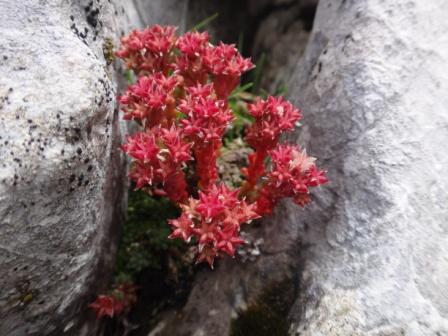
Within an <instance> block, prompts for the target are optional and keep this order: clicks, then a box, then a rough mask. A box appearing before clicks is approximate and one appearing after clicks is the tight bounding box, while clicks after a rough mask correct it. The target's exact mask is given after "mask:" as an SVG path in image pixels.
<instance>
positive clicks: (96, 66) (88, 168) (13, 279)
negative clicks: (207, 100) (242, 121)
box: [0, 0, 126, 336]
mask: <svg viewBox="0 0 448 336" xmlns="http://www.w3.org/2000/svg"><path fill="white" fill-rule="evenodd" d="M119 21H120V20H119V18H118V12H116V8H115V7H114V5H113V4H111V3H110V2H108V1H95V2H93V1H74V2H73V3H71V2H66V1H5V0H2V1H0V45H1V50H0V70H1V73H2V76H1V78H0V158H1V159H0V269H1V272H0V334H1V335H11V336H15V335H17V336H21V335H47V334H56V335H62V334H63V333H67V334H71V333H72V334H75V335H81V334H83V333H87V330H88V328H87V324H88V323H89V321H90V320H91V317H93V316H92V314H91V313H90V314H87V309H86V307H87V304H88V303H89V302H90V301H91V300H92V299H93V298H94V296H95V294H96V293H97V292H98V291H102V290H104V289H105V288H107V285H108V283H109V279H110V271H111V266H112V265H113V255H114V251H115V248H116V238H117V237H118V234H117V233H118V232H119V227H120V223H121V221H122V218H123V210H124V205H125V198H124V192H125V190H126V183H125V179H124V178H125V175H126V173H125V172H126V163H125V160H124V157H123V155H122V153H121V152H120V151H119V150H118V147H119V144H120V142H121V134H122V132H123V129H122V125H121V123H120V122H119V116H118V108H117V105H116V101H115V97H116V94H117V90H116V80H115V71H114V67H113V64H112V61H113V58H112V49H113V47H114V45H116V43H117V41H118V39H117V37H118V35H119V27H120V26H119V24H118V22H119ZM80 321H83V322H82V323H86V325H85V326H84V329H83V330H81V328H82V326H81V324H82V323H81V322H80Z"/></svg>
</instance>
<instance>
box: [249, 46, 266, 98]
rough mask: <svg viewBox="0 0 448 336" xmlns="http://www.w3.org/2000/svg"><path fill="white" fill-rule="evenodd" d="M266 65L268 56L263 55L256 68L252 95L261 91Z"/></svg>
mask: <svg viewBox="0 0 448 336" xmlns="http://www.w3.org/2000/svg"><path fill="white" fill-rule="evenodd" d="M265 63H266V54H265V53H262V54H261V56H260V58H259V59H258V61H257V63H256V66H255V71H254V80H253V82H254V86H253V87H252V93H258V91H259V90H260V83H261V78H262V75H263V68H264V66H265Z"/></svg>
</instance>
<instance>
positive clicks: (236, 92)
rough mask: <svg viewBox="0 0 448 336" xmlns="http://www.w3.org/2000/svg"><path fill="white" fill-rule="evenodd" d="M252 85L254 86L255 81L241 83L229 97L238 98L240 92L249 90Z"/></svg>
mask: <svg viewBox="0 0 448 336" xmlns="http://www.w3.org/2000/svg"><path fill="white" fill-rule="evenodd" d="M252 86H254V83H252V82H250V83H246V84H244V85H239V86H238V87H236V88H235V90H233V91H232V93H231V94H230V96H229V99H232V98H236V96H237V95H238V93H240V92H244V91H247V90H249V89H250V88H251V87H252Z"/></svg>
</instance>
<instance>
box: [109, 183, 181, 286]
mask: <svg viewBox="0 0 448 336" xmlns="http://www.w3.org/2000/svg"><path fill="white" fill-rule="evenodd" d="M178 215H179V214H178V210H177V208H176V207H175V206H174V205H173V204H172V203H171V202H169V201H168V200H166V199H155V198H152V197H150V196H148V195H147V194H146V193H145V192H143V191H130V193H129V204H128V213H127V221H126V223H125V225H124V229H123V236H122V239H121V243H120V246H119V249H118V254H117V265H116V276H117V278H118V280H127V279H126V278H130V279H132V278H134V277H135V276H136V275H138V274H139V273H140V272H142V271H143V270H145V269H147V268H151V269H155V270H160V269H161V268H162V263H163V260H162V259H163V257H164V254H165V253H167V252H168V250H169V249H170V248H173V247H174V248H175V247H179V246H180V245H181V242H180V241H177V240H169V239H168V238H167V237H168V235H169V234H170V228H169V226H168V224H167V220H168V219H169V218H176V217H177V216H178ZM123 278H125V279H123Z"/></svg>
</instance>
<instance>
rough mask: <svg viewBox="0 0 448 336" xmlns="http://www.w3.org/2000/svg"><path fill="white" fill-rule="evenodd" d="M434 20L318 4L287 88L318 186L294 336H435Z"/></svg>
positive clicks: (445, 276) (437, 84)
mask: <svg viewBox="0 0 448 336" xmlns="http://www.w3.org/2000/svg"><path fill="white" fill-rule="evenodd" d="M446 13H448V4H447V3H446V2H445V1H442V0H436V1H433V2H431V3H428V2H426V3H425V2H422V1H413V0H400V1H390V2H381V3H380V2H377V1H370V0H364V1H354V0H353V1H329V0H323V1H321V2H320V3H319V6H318V10H317V14H316V21H315V26H314V29H313V33H312V35H311V40H310V43H309V45H308V48H307V51H306V53H305V56H304V58H303V59H302V61H301V62H300V63H299V64H298V65H297V68H296V71H295V72H294V74H293V80H292V82H291V83H290V85H289V87H291V89H292V90H293V91H292V93H291V97H292V98H294V100H295V101H296V102H297V104H298V105H299V106H301V108H302V109H303V111H304V119H303V123H304V125H305V126H304V127H303V128H302V130H301V133H300V134H301V136H302V137H301V140H300V143H305V144H307V148H309V152H310V153H313V154H314V155H316V156H317V157H319V158H320V159H321V162H322V163H321V165H323V166H324V167H326V168H327V169H328V170H329V177H330V181H331V182H330V184H329V185H328V186H326V187H325V188H322V191H321V192H319V193H318V194H317V197H316V200H315V202H314V205H313V206H312V207H310V208H308V209H307V210H306V211H305V212H304V213H303V214H302V215H301V216H300V221H299V223H300V224H301V225H304V230H303V233H302V234H301V238H302V242H303V246H304V248H303V249H302V256H301V258H302V260H303V269H302V270H300V271H301V272H300V278H301V291H300V299H299V300H297V301H296V304H295V306H294V309H293V310H292V311H291V313H290V317H291V318H292V320H293V321H294V323H293V326H292V328H291V332H292V334H294V335H300V336H311V335H313V336H316V335H317V336H319V335H325V336H330V335H368V336H373V335H375V336H379V335H382V336H385V335H388V336H392V335H393V336H398V335H409V336H421V335H448V294H447V292H446V288H447V286H448V272H447V270H448V259H447V255H448V179H447V178H446V175H445V174H444V172H445V169H446V167H448V156H447V151H446V143H447V142H448V115H447V113H446V111H447V109H448V97H447V95H446V92H447V91H448V39H447V38H446V36H447V32H448V22H447V21H446V19H445V16H446Z"/></svg>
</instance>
